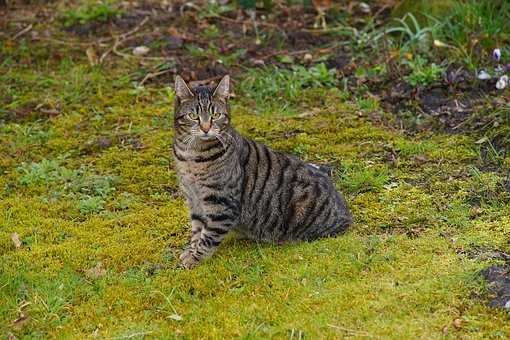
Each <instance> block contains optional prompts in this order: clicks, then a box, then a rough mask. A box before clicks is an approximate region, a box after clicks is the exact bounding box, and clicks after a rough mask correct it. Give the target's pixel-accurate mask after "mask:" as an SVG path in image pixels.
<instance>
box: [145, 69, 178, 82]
mask: <svg viewBox="0 0 510 340" xmlns="http://www.w3.org/2000/svg"><path fill="white" fill-rule="evenodd" d="M172 71H173V69H166V70H163V71H159V72H155V73H152V72H150V73H147V74H146V75H145V77H143V79H142V81H141V82H140V83H138V86H142V85H143V84H145V82H146V81H147V80H149V79H152V78H156V77H158V76H160V75H162V74H166V73H170V72H172Z"/></svg>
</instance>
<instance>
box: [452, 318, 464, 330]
mask: <svg viewBox="0 0 510 340" xmlns="http://www.w3.org/2000/svg"><path fill="white" fill-rule="evenodd" d="M453 327H455V328H457V329H459V328H461V327H462V320H461V319H455V320H453Z"/></svg>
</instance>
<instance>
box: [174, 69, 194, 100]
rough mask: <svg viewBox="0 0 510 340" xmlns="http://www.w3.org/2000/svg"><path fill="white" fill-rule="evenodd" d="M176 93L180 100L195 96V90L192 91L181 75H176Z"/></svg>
mask: <svg viewBox="0 0 510 340" xmlns="http://www.w3.org/2000/svg"><path fill="white" fill-rule="evenodd" d="M175 94H176V96H177V97H178V98H179V99H180V100H186V99H191V98H193V92H191V90H190V89H189V87H188V85H187V84H186V82H185V81H184V79H182V77H181V76H179V75H176V76H175Z"/></svg>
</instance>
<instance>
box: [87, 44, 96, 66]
mask: <svg viewBox="0 0 510 340" xmlns="http://www.w3.org/2000/svg"><path fill="white" fill-rule="evenodd" d="M85 52H86V53H87V58H88V59H89V64H90V66H96V65H97V64H99V58H98V57H97V53H96V50H95V49H94V47H92V46H90V47H89V48H87V50H86V51H85Z"/></svg>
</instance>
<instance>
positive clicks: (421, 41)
mask: <svg viewBox="0 0 510 340" xmlns="http://www.w3.org/2000/svg"><path fill="white" fill-rule="evenodd" d="M395 20H396V21H397V22H398V25H397V26H394V27H391V28H388V29H386V30H385V33H386V34H392V33H399V34H400V45H401V47H402V48H405V49H411V50H420V51H426V49H427V48H428V47H429V46H430V42H431V39H430V37H431V33H432V31H433V28H432V27H421V25H420V23H419V22H418V20H417V19H416V18H415V17H414V15H413V14H412V13H407V14H405V15H404V16H403V17H402V18H401V19H395Z"/></svg>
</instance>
